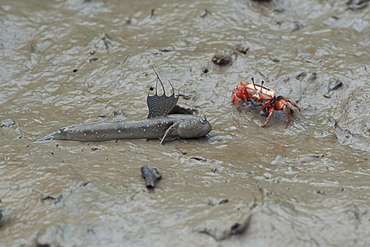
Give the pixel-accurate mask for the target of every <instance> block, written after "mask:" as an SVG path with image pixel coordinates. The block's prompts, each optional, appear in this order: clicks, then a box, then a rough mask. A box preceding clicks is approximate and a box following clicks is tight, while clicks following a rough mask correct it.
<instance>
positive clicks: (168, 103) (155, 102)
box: [146, 68, 179, 118]
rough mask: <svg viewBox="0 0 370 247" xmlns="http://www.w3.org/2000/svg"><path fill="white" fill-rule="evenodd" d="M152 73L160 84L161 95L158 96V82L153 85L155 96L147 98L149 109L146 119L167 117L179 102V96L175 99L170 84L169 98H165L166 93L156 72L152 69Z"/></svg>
mask: <svg viewBox="0 0 370 247" xmlns="http://www.w3.org/2000/svg"><path fill="white" fill-rule="evenodd" d="M153 70H154V73H155V74H156V75H157V78H158V81H159V82H160V83H161V86H162V89H163V94H162V95H161V96H158V90H157V87H158V81H157V83H156V84H155V94H154V95H152V96H149V95H148V97H147V100H146V101H147V104H148V109H149V114H148V118H154V117H160V116H165V115H167V114H168V113H169V112H170V111H171V110H172V109H173V108H174V107H175V105H176V104H177V101H178V100H179V96H177V97H175V90H174V89H173V86H172V84H171V82H170V85H171V88H172V94H171V95H170V96H168V97H167V96H166V91H165V89H164V86H163V83H162V81H161V79H160V78H159V75H158V74H157V71H155V69H154V68H153Z"/></svg>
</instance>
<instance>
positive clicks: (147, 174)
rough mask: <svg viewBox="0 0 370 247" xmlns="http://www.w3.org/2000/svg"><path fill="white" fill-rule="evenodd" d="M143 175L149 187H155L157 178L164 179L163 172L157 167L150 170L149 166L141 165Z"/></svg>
mask: <svg viewBox="0 0 370 247" xmlns="http://www.w3.org/2000/svg"><path fill="white" fill-rule="evenodd" d="M141 175H142V176H143V178H144V179H145V183H146V187H147V188H154V187H155V184H156V182H157V180H159V179H162V174H160V173H159V171H158V169H157V168H153V169H152V170H150V169H149V167H148V166H142V167H141Z"/></svg>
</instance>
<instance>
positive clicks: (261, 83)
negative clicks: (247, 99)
mask: <svg viewBox="0 0 370 247" xmlns="http://www.w3.org/2000/svg"><path fill="white" fill-rule="evenodd" d="M263 83H265V81H262V82H261V90H260V93H262V88H263Z"/></svg>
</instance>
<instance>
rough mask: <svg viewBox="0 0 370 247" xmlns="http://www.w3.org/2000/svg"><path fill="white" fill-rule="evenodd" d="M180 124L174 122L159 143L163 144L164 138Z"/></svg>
mask: <svg viewBox="0 0 370 247" xmlns="http://www.w3.org/2000/svg"><path fill="white" fill-rule="evenodd" d="M178 126H179V123H174V124H172V125H171V126H170V127H169V128H168V129H167V130H166V132H165V133H164V135H163V137H162V139H161V142H160V143H159V145H161V146H162V143H163V142H164V140H165V139H166V138H167V137H169V136H170V134H171V132H172V131H173V130H174V129H176V128H177V127H178Z"/></svg>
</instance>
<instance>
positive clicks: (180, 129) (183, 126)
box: [38, 114, 212, 142]
mask: <svg viewBox="0 0 370 247" xmlns="http://www.w3.org/2000/svg"><path fill="white" fill-rule="evenodd" d="M170 128H172V129H170ZM169 129H170V130H169ZM211 129H212V127H211V124H210V123H209V122H208V121H207V120H206V119H205V117H204V116H199V117H197V116H193V115H184V114H174V115H168V116H165V117H156V118H150V119H145V120H142V121H133V120H123V121H104V122H96V123H87V124H78V125H72V126H69V127H64V128H61V129H59V130H58V131H56V132H54V133H52V134H50V135H48V136H45V137H44V138H42V139H40V140H38V141H45V140H70V141H83V142H98V141H110V140H120V139H156V138H158V139H161V138H163V137H164V136H165V134H166V132H167V130H169V131H168V134H167V135H166V137H180V138H197V137H202V136H205V135H207V134H208V133H209V132H210V131H211Z"/></svg>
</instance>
